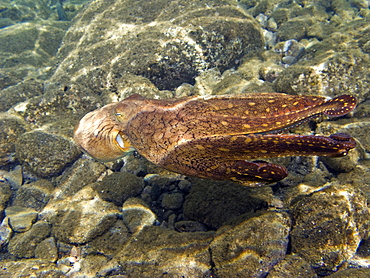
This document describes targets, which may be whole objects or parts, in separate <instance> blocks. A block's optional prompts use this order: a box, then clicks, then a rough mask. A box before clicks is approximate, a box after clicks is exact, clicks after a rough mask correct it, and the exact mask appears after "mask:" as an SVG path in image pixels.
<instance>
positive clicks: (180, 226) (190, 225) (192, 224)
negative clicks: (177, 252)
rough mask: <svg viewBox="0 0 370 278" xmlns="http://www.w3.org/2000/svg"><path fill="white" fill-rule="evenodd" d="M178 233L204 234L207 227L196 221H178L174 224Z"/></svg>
mask: <svg viewBox="0 0 370 278" xmlns="http://www.w3.org/2000/svg"><path fill="white" fill-rule="evenodd" d="M174 228H175V230H176V231H178V232H206V231H207V227H206V226H204V225H203V224H202V223H199V222H196V221H179V222H176V223H175V227H174Z"/></svg>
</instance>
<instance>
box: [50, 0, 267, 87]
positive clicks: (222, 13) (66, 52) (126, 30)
mask: <svg viewBox="0 0 370 278" xmlns="http://www.w3.org/2000/svg"><path fill="white" fill-rule="evenodd" d="M236 4H237V3H236V2H232V1H228V2H224V1H222V0H216V1H212V2H207V3H206V2H204V1H199V0H191V1H185V0H176V1H170V2H168V1H166V0H157V1H155V2H152V1H150V2H148V1H139V2H132V1H127V0H118V1H114V2H111V1H110V2H107V1H101V0H96V1H93V2H91V3H89V5H87V6H86V7H85V9H84V10H83V11H82V12H81V13H80V14H79V15H77V16H76V18H75V21H74V24H73V25H72V26H71V28H70V29H69V30H68V32H67V33H66V36H65V37H64V40H63V46H62V47H61V49H60V50H59V55H58V56H59V60H60V61H61V63H60V65H59V67H58V68H57V70H56V72H55V74H54V75H53V77H52V78H51V80H50V81H51V82H54V83H60V80H61V78H63V76H69V77H70V78H71V79H72V81H77V82H78V83H81V84H84V85H86V86H87V87H88V88H90V89H93V90H95V91H101V90H102V89H103V88H106V85H107V84H109V87H110V89H112V90H113V91H115V90H116V89H115V88H116V86H118V84H119V83H118V80H119V78H120V77H122V76H124V75H125V74H134V75H141V76H144V77H146V78H148V79H149V80H150V81H151V82H153V83H154V84H155V85H156V86H157V87H158V88H159V89H174V88H176V87H177V86H179V85H181V84H182V83H194V78H195V76H196V75H197V74H198V73H199V72H201V71H203V70H205V69H207V68H213V67H218V68H219V69H220V70H221V71H224V70H226V69H228V68H231V67H234V66H236V65H237V60H238V59H240V58H241V57H242V56H243V55H244V54H246V53H248V51H251V50H255V49H261V48H262V47H263V45H264V41H263V35H262V31H261V28H260V27H259V25H258V23H257V22H256V20H255V19H254V18H252V17H251V16H250V15H248V14H247V13H246V12H245V11H244V10H243V9H242V8H240V7H238V6H237V5H236ZM87 82H91V85H92V86H93V87H91V86H88V85H87Z"/></svg>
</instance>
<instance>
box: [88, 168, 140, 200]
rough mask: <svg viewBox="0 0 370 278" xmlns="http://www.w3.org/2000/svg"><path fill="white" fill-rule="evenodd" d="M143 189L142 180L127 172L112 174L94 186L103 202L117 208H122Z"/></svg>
mask: <svg viewBox="0 0 370 278" xmlns="http://www.w3.org/2000/svg"><path fill="white" fill-rule="evenodd" d="M143 188H144V181H143V179H142V178H139V177H137V176H136V175H134V174H131V173H128V172H126V173H123V172H115V173H112V174H110V175H108V176H106V177H105V178H104V179H103V180H102V181H101V182H100V183H98V184H96V186H95V189H96V191H97V192H99V195H100V197H101V198H102V199H103V200H106V201H108V202H113V203H114V204H115V205H117V206H122V204H123V202H124V201H126V200H127V199H129V198H131V197H135V196H137V195H139V194H140V192H141V191H142V190H143Z"/></svg>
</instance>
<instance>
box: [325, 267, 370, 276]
mask: <svg viewBox="0 0 370 278" xmlns="http://www.w3.org/2000/svg"><path fill="white" fill-rule="evenodd" d="M369 276H370V268H357V269H355V268H353V269H345V270H341V271H338V272H336V273H334V274H332V275H329V276H327V277H328V278H354V277H356V278H368V277H369Z"/></svg>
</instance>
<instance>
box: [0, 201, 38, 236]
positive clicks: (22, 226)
mask: <svg viewBox="0 0 370 278" xmlns="http://www.w3.org/2000/svg"><path fill="white" fill-rule="evenodd" d="M5 215H6V216H7V217H8V218H9V224H10V226H11V227H12V230H13V231H14V232H18V233H22V232H25V231H28V230H29V229H31V227H32V225H33V223H35V221H36V218H37V215H38V213H37V211H35V210H33V209H30V208H26V207H20V206H11V207H7V208H6V209H5Z"/></svg>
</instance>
